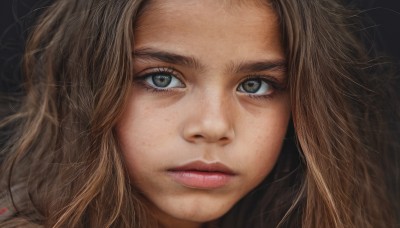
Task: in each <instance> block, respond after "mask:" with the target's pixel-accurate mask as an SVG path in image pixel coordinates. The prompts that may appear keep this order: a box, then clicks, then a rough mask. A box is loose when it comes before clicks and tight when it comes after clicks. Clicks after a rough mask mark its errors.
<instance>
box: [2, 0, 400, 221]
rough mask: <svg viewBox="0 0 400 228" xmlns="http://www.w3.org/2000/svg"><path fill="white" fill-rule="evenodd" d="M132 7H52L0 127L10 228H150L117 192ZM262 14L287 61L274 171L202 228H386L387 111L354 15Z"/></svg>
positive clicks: (30, 46)
mask: <svg viewBox="0 0 400 228" xmlns="http://www.w3.org/2000/svg"><path fill="white" fill-rule="evenodd" d="M144 2H146V3H148V1H134V0H120V1H105V0H97V1H94V0H85V1H79V0H59V1H56V2H55V3H54V4H53V5H51V6H50V7H49V8H48V9H47V10H46V12H45V13H44V14H43V15H42V16H41V18H40V19H39V21H38V23H37V25H36V26H35V27H34V29H33V32H32V34H31V36H30V39H29V41H28V43H27V48H26V54H25V59H24V69H25V77H26V79H25V84H24V86H25V88H26V95H25V97H24V100H23V101H22V103H21V105H20V109H19V111H18V112H17V113H16V114H15V115H12V116H10V117H8V118H6V119H4V120H3V125H5V126H12V129H14V130H13V132H12V136H11V139H10V140H8V144H7V145H6V146H5V148H4V149H3V150H2V151H3V152H2V153H5V154H6V155H7V159H6V160H5V161H4V164H3V166H2V170H1V181H2V182H1V184H2V188H4V189H8V191H6V192H5V193H3V192H2V193H3V194H5V196H4V197H5V198H6V199H7V200H8V201H7V202H10V203H11V204H12V205H13V207H14V209H15V212H16V216H15V217H17V218H18V220H19V221H20V220H21V219H23V220H25V221H26V222H27V223H30V224H38V225H44V226H50V227H155V226H157V221H155V219H154V218H153V216H152V214H151V212H150V211H149V210H148V209H147V207H146V203H145V200H144V199H143V198H142V196H141V195H140V193H139V192H138V191H137V190H136V189H135V187H134V186H133V185H132V184H131V183H130V182H129V177H128V174H127V171H126V168H125V164H124V160H123V158H122V156H121V151H120V148H119V144H118V140H117V138H116V135H115V132H114V126H115V123H116V121H117V120H118V118H119V117H120V116H121V113H122V112H123V108H124V104H125V103H126V101H127V97H128V93H129V90H130V89H131V85H132V71H133V69H132V50H133V49H132V47H133V46H132V45H133V41H134V38H135V37H134V27H135V21H136V20H137V18H138V17H140V14H141V13H142V12H143V10H146V7H145V5H144ZM269 4H270V6H271V7H274V9H275V11H276V13H277V15H278V16H279V18H280V25H281V30H282V35H283V42H284V46H285V47H286V57H287V60H288V66H287V67H288V74H289V75H288V77H289V83H288V84H289V86H288V88H289V90H290V99H291V104H292V121H291V124H290V127H289V130H288V134H287V137H286V140H285V143H284V146H283V149H282V152H281V155H280V158H279V160H278V163H277V164H276V166H275V168H274V170H273V171H272V172H271V173H270V175H269V176H268V177H267V178H266V179H265V180H264V181H263V183H261V184H260V185H259V186H258V187H257V188H255V189H254V190H253V191H251V192H250V193H249V194H247V195H246V196H245V197H244V198H243V199H242V200H240V201H239V202H238V203H237V204H236V205H235V206H234V207H233V208H232V209H231V210H230V211H229V212H228V213H227V214H226V215H224V216H223V217H222V218H220V219H218V220H216V221H213V222H211V223H210V224H209V225H210V226H217V227H279V226H280V227H299V226H302V227H327V228H330V227H332V228H334V227H335V228H336V227H339V228H340V227H343V228H344V227H394V226H396V222H398V221H396V216H397V215H396V213H398V208H396V206H397V205H395V203H393V202H399V201H397V200H399V196H398V189H396V187H397V185H396V183H397V179H394V180H389V179H388V177H395V178H398V177H396V175H395V174H396V173H395V172H394V169H391V168H393V167H395V163H396V162H397V163H398V155H397V154H396V152H397V151H398V150H399V148H398V145H397V144H396V141H395V140H394V139H393V138H394V136H393V135H394V134H393V133H396V131H397V129H398V128H397V127H395V126H394V125H393V124H394V122H393V121H394V120H395V118H396V117H398V106H397V105H396V104H395V103H394V102H397V101H396V100H395V99H394V98H393V97H392V96H393V95H392V94H393V93H392V91H391V90H390V88H391V85H392V84H393V82H392V81H391V80H392V79H391V78H390V77H389V74H388V73H387V72H386V71H385V70H383V69H384V65H382V64H379V63H378V62H377V61H374V60H372V59H371V58H370V57H368V56H369V53H368V52H367V51H366V50H365V48H364V47H363V46H362V44H360V42H359V37H358V36H357V33H356V32H354V29H358V27H357V24H355V23H354V20H353V19H356V16H355V15H356V14H355V13H354V12H353V11H350V10H347V9H345V8H344V7H343V6H342V5H340V4H339V3H338V2H336V1H333V0H329V1H327V0H320V1H304V0H271V1H270V2H269ZM382 99H387V100H382ZM387 101H390V102H387ZM390 104H391V105H392V106H393V107H390ZM391 156H392V157H391ZM393 183H394V184H393ZM2 191H3V190H2ZM396 191H397V192H396ZM398 217H399V216H397V218H398ZM4 224H6V225H11V224H16V219H11V220H10V221H7V222H5V223H4ZM4 224H3V225H4Z"/></svg>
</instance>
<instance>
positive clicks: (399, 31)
mask: <svg viewBox="0 0 400 228" xmlns="http://www.w3.org/2000/svg"><path fill="white" fill-rule="evenodd" d="M0 1H1V3H0V92H5V93H6V94H8V93H10V92H18V91H19V89H18V85H19V83H20V78H21V76H20V75H21V74H20V61H21V56H22V53H23V50H24V43H25V38H26V35H27V34H28V32H29V31H30V29H31V28H32V25H33V22H34V21H35V18H36V17H37V16H38V15H39V14H40V12H42V11H43V9H44V8H45V6H46V5H48V4H49V2H51V1H52V0H0ZM82 1H85V0H82ZM304 1H314V0H304ZM347 2H349V3H350V4H351V5H354V6H357V7H358V8H360V9H363V11H362V13H361V14H360V16H362V17H364V16H367V17H369V18H371V20H367V22H366V29H365V30H366V31H367V32H368V34H370V35H369V37H370V38H369V39H368V42H367V43H368V45H372V46H375V47H376V48H377V50H378V51H379V53H381V54H382V53H384V54H385V55H388V56H391V57H394V59H395V61H397V62H398V61H399V60H400V0H347Z"/></svg>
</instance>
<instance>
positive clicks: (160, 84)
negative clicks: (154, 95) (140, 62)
mask: <svg viewBox="0 0 400 228" xmlns="http://www.w3.org/2000/svg"><path fill="white" fill-rule="evenodd" d="M144 81H145V82H146V84H147V85H149V86H151V87H153V88H155V89H170V88H183V87H185V85H184V84H183V83H182V82H181V81H180V80H179V79H178V78H176V77H175V76H173V75H171V74H169V73H154V74H149V75H147V76H145V77H144Z"/></svg>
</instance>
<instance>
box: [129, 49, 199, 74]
mask: <svg viewBox="0 0 400 228" xmlns="http://www.w3.org/2000/svg"><path fill="white" fill-rule="evenodd" d="M133 56H134V58H140V59H144V60H158V61H161V62H165V63H169V64H176V65H182V66H187V67H191V68H195V69H204V66H203V65H202V64H200V62H199V61H198V60H197V59H196V58H194V57H189V56H183V55H179V54H174V53H170V52H166V51H160V50H156V49H153V48H140V49H136V50H135V51H134V52H133Z"/></svg>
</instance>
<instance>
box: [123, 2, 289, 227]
mask: <svg viewBox="0 0 400 228" xmlns="http://www.w3.org/2000/svg"><path fill="white" fill-rule="evenodd" d="M134 50H135V60H134V68H135V69H134V73H135V83H134V85H133V89H132V92H131V95H130V98H129V101H128V104H127V107H126V109H125V112H124V115H123V117H122V119H121V120H120V121H119V123H118V126H117V133H118V137H119V140H120V142H121V146H122V150H123V153H124V156H125V159H126V163H127V166H128V169H129V172H130V176H131V179H132V181H133V182H134V185H135V186H137V188H138V189H139V190H140V191H141V192H143V194H144V196H146V198H147V199H148V200H149V202H150V206H151V208H152V209H154V212H155V213H156V215H157V216H158V217H159V219H160V220H161V221H162V222H163V223H170V224H174V223H175V224H178V223H179V222H183V223H185V222H187V223H189V224H190V223H193V224H196V223H203V222H205V221H210V220H213V219H216V218H218V217H220V216H222V215H223V214H224V213H226V212H227V211H228V210H229V209H230V208H231V207H232V206H233V205H234V204H235V203H237V202H238V200H239V199H241V198H242V197H243V196H244V195H246V194H247V193H248V192H249V191H251V190H252V189H253V188H254V187H256V186H257V185H258V184H259V183H260V182H261V181H262V180H263V179H264V178H265V177H266V176H267V175H268V173H269V172H270V171H271V169H272V168H273V166H274V164H275V162H276V160H277V157H278V155H279V152H280V150H281V146H282V142H283V139H284V136H285V132H286V128H287V124H288V120H289V117H290V105H289V100H288V94H287V92H286V90H285V89H284V87H285V81H286V73H285V69H284V65H285V63H284V62H285V55H284V51H283V47H282V43H281V38H280V31H279V29H278V25H277V18H276V15H275V14H274V12H273V10H272V9H270V8H268V7H267V6H259V5H254V4H252V3H242V4H241V5H238V4H237V3H235V2H230V1H213V0H205V1H195V0H193V1H192V0H169V1H154V2H153V3H152V5H150V6H149V7H148V8H146V12H145V13H144V14H143V16H142V17H141V18H140V20H139V21H138V23H137V25H136V30H135V41H134ZM192 162H195V164H192ZM209 164H218V165H217V166H213V165H209ZM180 225H182V224H180Z"/></svg>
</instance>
